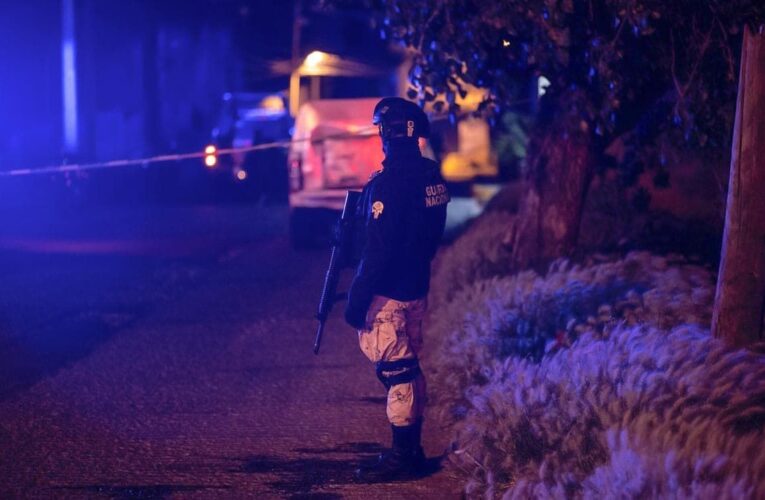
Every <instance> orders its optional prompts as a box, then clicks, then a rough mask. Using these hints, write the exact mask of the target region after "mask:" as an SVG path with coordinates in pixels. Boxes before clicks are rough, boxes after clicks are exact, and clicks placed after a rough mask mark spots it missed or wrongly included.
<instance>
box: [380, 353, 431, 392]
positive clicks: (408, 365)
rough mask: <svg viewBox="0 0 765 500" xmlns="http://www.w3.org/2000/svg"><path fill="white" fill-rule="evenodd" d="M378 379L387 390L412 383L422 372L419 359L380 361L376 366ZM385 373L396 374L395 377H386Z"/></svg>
mask: <svg viewBox="0 0 765 500" xmlns="http://www.w3.org/2000/svg"><path fill="white" fill-rule="evenodd" d="M375 372H376V373H377V378H378V379H379V380H380V382H381V383H382V385H384V386H385V388H386V389H390V388H391V387H393V386H394V385H399V384H406V383H409V382H412V381H413V380H414V379H416V378H417V376H418V375H419V374H420V373H421V372H420V362H419V361H418V360H417V358H409V359H399V360H397V361H378V362H377V364H376V365H375ZM384 372H396V373H394V374H393V375H385V373H384Z"/></svg>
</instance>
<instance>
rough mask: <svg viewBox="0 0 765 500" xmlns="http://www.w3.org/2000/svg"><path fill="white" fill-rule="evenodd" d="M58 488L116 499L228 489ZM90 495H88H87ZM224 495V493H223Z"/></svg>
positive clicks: (182, 486) (190, 486) (169, 486)
mask: <svg viewBox="0 0 765 500" xmlns="http://www.w3.org/2000/svg"><path fill="white" fill-rule="evenodd" d="M56 489H60V490H74V491H82V492H83V494H86V493H85V492H87V493H90V494H91V495H92V494H94V493H95V494H98V495H99V496H100V495H103V496H106V497H108V498H116V499H132V498H150V499H162V498H168V497H170V496H171V495H173V494H177V493H183V492H191V491H205V490H229V489H231V488H230V487H228V486H207V485H203V484H152V485H142V486H139V485H125V486H117V485H99V484H94V485H85V486H64V487H61V488H56ZM87 496H90V495H87ZM223 496H225V495H223Z"/></svg>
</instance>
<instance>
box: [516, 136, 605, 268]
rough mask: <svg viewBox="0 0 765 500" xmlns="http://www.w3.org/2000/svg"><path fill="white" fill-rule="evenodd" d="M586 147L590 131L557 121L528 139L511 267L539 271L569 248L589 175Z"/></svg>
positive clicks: (573, 243)
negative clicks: (567, 127)
mask: <svg viewBox="0 0 765 500" xmlns="http://www.w3.org/2000/svg"><path fill="white" fill-rule="evenodd" d="M591 147H592V145H591V137H590V135H589V134H587V133H577V134H572V133H570V132H567V131H566V130H565V129H564V127H563V126H560V125H559V126H552V127H550V129H549V130H548V131H545V132H542V133H541V137H539V138H538V139H535V140H532V143H531V145H530V149H529V157H528V168H527V174H526V179H525V181H526V193H525V194H524V195H523V197H522V198H521V201H520V207H519V211H518V220H517V223H516V226H515V230H514V235H513V265H514V267H515V268H516V269H524V268H528V267H536V268H538V269H541V268H543V266H545V265H547V264H548V263H549V262H550V261H551V260H554V259H556V258H558V257H564V256H566V255H569V254H570V253H571V252H572V251H573V250H574V248H575V246H576V242H577V238H578V236H579V224H580V222H581V217H582V209H583V208H584V200H585V197H586V195H587V189H588V188H589V185H590V181H591V180H592V175H593V155H592V149H591Z"/></svg>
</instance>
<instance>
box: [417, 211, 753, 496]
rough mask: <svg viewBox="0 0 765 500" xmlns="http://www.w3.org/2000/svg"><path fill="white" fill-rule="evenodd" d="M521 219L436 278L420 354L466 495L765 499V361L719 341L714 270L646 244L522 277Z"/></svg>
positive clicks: (490, 230)
mask: <svg viewBox="0 0 765 500" xmlns="http://www.w3.org/2000/svg"><path fill="white" fill-rule="evenodd" d="M510 217H511V216H509V215H507V214H503V213H490V214H487V215H486V216H484V217H482V218H479V219H478V221H477V223H476V224H475V225H474V226H473V227H471V228H470V229H469V230H468V231H467V232H466V233H465V235H464V236H463V238H462V239H460V240H458V241H457V242H456V243H455V244H454V245H452V246H451V247H449V248H447V249H446V250H444V251H443V252H442V255H441V256H440V257H439V259H438V261H437V266H436V269H435V272H434V277H433V288H434V291H433V296H432V298H431V304H432V307H431V312H430V316H429V320H428V327H427V335H428V339H427V342H426V345H428V346H429V348H428V350H427V351H426V353H425V357H424V360H423V364H424V365H426V369H427V370H428V372H429V374H430V377H429V387H430V398H431V401H432V405H433V408H434V410H435V411H434V415H435V416H436V419H437V421H438V423H439V424H440V425H443V426H445V427H446V428H447V429H448V431H449V432H450V433H451V435H452V437H453V443H452V449H451V453H450V455H449V456H450V461H451V463H452V465H453V466H454V467H455V468H456V469H457V470H459V471H461V472H462V473H463V474H464V476H465V478H466V490H465V491H466V493H467V495H468V496H469V497H471V498H472V497H479V496H482V497H485V498H499V497H502V498H571V497H576V498H615V497H620V498H646V497H648V498H658V497H662V498H666V497H676V498H711V497H722V498H765V452H763V451H762V446H761V443H762V438H763V434H762V432H763V430H762V429H763V425H764V424H765V356H763V355H762V354H759V353H758V352H756V351H743V350H734V349H730V348H727V347H726V346H724V345H723V344H722V343H721V342H720V341H718V340H716V339H713V338H711V336H710V334H709V330H708V325H709V324H710V321H711V311H712V303H713V297H714V272H713V271H712V270H711V269H710V268H708V267H704V266H700V265H697V264H693V263H691V262H689V261H687V260H686V259H684V258H683V257H681V256H678V255H667V256H660V255H654V254H651V253H650V252H646V251H641V252H631V253H628V254H626V255H622V256H606V255H592V256H590V257H589V258H587V259H584V260H583V261H581V262H579V263H572V262H570V261H567V260H559V261H556V262H554V263H553V264H552V265H551V266H550V268H549V270H548V272H547V273H546V274H545V275H539V274H537V273H535V272H533V271H524V272H520V273H517V274H509V272H507V271H506V269H508V267H507V266H506V262H507V256H508V255H509V249H508V248H507V246H506V244H505V243H503V242H506V238H507V227H508V225H507V222H509V221H510ZM499 219H502V220H499Z"/></svg>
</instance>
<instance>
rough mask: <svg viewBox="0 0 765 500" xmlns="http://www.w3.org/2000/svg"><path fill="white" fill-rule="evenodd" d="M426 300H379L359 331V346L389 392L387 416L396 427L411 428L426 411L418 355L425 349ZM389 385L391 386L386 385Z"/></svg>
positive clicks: (371, 308)
mask: <svg viewBox="0 0 765 500" xmlns="http://www.w3.org/2000/svg"><path fill="white" fill-rule="evenodd" d="M426 308H427V302H426V300H425V299H419V300H413V301H409V302H402V301H398V300H393V299H389V298H387V297H381V296H375V297H374V299H373V300H372V304H371V305H370V307H369V312H367V318H366V325H365V327H364V329H362V330H359V345H360V347H361V350H362V352H363V353H364V354H365V355H366V357H367V358H369V360H370V361H372V362H373V363H376V364H377V374H378V377H380V380H381V381H382V382H383V383H384V384H385V385H386V387H387V388H388V403H387V409H386V412H387V414H388V420H389V421H390V423H391V424H393V425H395V426H404V425H411V424H413V423H415V422H416V421H417V420H418V419H419V418H421V417H422V414H423V411H424V409H425V377H423V375H422V373H421V372H420V369H419V364H418V362H417V355H418V354H419V352H420V349H421V348H422V320H423V317H424V316H425V310H426ZM386 382H387V383H386Z"/></svg>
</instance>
